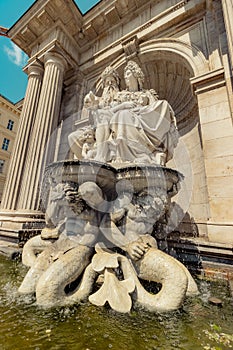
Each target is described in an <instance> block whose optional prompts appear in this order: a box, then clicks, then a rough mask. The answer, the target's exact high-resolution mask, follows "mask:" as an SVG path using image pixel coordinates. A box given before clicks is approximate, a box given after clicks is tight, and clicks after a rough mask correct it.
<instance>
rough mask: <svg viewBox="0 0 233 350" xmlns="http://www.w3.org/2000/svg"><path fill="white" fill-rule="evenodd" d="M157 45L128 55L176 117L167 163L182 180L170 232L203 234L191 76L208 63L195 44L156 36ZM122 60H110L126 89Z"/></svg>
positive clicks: (202, 176)
mask: <svg viewBox="0 0 233 350" xmlns="http://www.w3.org/2000/svg"><path fill="white" fill-rule="evenodd" d="M160 44H161V45H159V41H156V40H155V41H153V42H152V41H150V42H149V43H148V44H147V45H146V44H145V43H144V44H143V49H142V47H140V51H139V54H138V55H137V56H136V57H135V58H133V59H134V60H135V61H137V62H138V64H139V65H140V67H141V68H142V70H143V72H144V74H145V83H144V87H145V88H146V89H151V88H152V89H155V90H156V91H157V92H158V95H159V98H160V99H166V100H167V101H168V102H169V103H170V105H171V106H172V108H173V110H174V112H175V115H176V119H177V126H178V130H179V133H180V142H179V145H178V147H177V149H176V151H175V155H174V159H173V160H172V161H170V162H169V163H168V164H167V166H170V167H174V168H176V169H178V170H180V171H181V172H182V173H183V174H184V175H185V180H184V183H183V185H182V188H181V191H180V192H179V194H178V195H177V198H174V212H173V214H172V220H173V222H172V223H171V231H172V230H173V229H174V230H178V231H179V232H180V234H181V235H188V236H197V235H198V236H206V235H207V231H206V222H207V220H208V217H209V203H208V192H207V184H206V173H205V165H204V155H203V149H202V135H201V128H200V121H199V110H198V103H197V98H196V95H195V94H194V91H193V89H192V85H191V82H190V79H191V78H193V77H195V76H197V75H198V74H203V73H204V72H206V71H208V64H207V62H206V60H205V58H204V56H203V55H202V54H201V53H200V52H198V51H197V49H196V48H192V47H190V46H188V45H186V44H184V43H180V42H178V41H177V40H176V42H175V43H174V41H173V44H176V45H177V47H178V49H177V48H176V47H175V46H176V45H171V42H168V41H167V40H165V41H160ZM153 45H154V46H153ZM182 50H183V51H182ZM126 61H127V60H126V59H125V57H123V56H121V57H119V58H118V59H117V60H116V61H115V62H113V63H112V65H113V66H115V68H116V69H117V71H118V73H119V75H120V77H121V88H122V89H124V88H125V86H124V79H123V71H124V67H125V65H126ZM97 86H98V84H97ZM99 93H100V90H99Z"/></svg>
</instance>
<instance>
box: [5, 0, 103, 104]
mask: <svg viewBox="0 0 233 350" xmlns="http://www.w3.org/2000/svg"><path fill="white" fill-rule="evenodd" d="M99 1H100V0H76V1H75V2H76V4H77V5H78V7H79V9H80V11H81V12H82V13H85V12H87V11H88V10H89V9H90V8H91V7H92V6H94V5H95V4H97V3H98V2H99ZM33 3H34V0H0V26H1V27H5V28H10V27H11V26H13V24H14V23H15V22H16V21H17V20H18V19H19V18H20V17H21V16H22V15H23V14H24V13H25V12H26V11H27V9H28V8H29V7H30V6H31V5H32V4H33ZM26 63H27V56H26V55H25V53H24V52H22V51H21V50H20V49H19V47H18V46H16V45H15V44H14V43H13V42H11V41H10V39H8V38H6V37H3V36H0V94H1V95H3V96H5V97H6V98H8V99H9V100H10V101H11V102H13V103H16V102H18V101H19V100H21V99H22V98H23V97H24V95H25V92H26V87H27V75H26V74H25V73H24V72H23V71H22V68H23V67H24V66H25V65H26Z"/></svg>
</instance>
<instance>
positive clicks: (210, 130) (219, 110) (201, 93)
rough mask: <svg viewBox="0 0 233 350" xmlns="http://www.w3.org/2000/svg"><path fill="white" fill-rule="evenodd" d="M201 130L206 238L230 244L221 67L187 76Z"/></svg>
mask: <svg viewBox="0 0 233 350" xmlns="http://www.w3.org/2000/svg"><path fill="white" fill-rule="evenodd" d="M191 82H192V84H193V86H194V89H195V92H196V95H197V99H198V105H199V116H200V124H201V131H202V143H203V153H204V162H205V170H206V181H207V188H208V197H209V206H210V217H209V220H208V222H207V228H208V238H209V240H210V241H212V242H218V243H233V222H232V210H231V208H232V206H233V187H232V183H233V168H232V163H233V126H232V119H231V111H230V106H229V100H228V93H227V88H226V82H225V76H224V70H223V69H222V68H220V69H217V70H215V71H212V72H209V73H207V74H204V75H202V76H199V77H195V78H193V79H191Z"/></svg>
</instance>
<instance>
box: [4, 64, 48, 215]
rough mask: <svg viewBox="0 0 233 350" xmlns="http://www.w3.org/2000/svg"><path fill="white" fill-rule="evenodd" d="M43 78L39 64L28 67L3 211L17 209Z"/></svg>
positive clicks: (5, 189)
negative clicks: (26, 83)
mask: <svg viewBox="0 0 233 350" xmlns="http://www.w3.org/2000/svg"><path fill="white" fill-rule="evenodd" d="M42 77H43V67H42V65H41V64H40V63H39V62H33V63H32V64H31V65H30V66H29V67H28V85H27V91H26V95H25V98H24V104H23V110H22V113H21V117H20V121H19V128H18V132H17V135H16V139H15V144H14V150H13V153H12V157H11V163H10V167H9V170H8V176H7V181H6V184H5V188H4V193H3V199H2V205H1V206H2V209H7V210H14V209H16V204H17V198H18V194H19V189H20V181H21V177H22V173H23V171H24V164H25V159H26V154H27V150H28V144H29V141H30V139H31V137H30V132H31V128H32V126H33V124H34V120H35V114H36V111H37V106H38V101H39V97H40V91H41V85H42Z"/></svg>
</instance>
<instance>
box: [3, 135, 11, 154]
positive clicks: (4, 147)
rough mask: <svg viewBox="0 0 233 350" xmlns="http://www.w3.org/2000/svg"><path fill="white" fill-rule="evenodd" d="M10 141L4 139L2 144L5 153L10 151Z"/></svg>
mask: <svg viewBox="0 0 233 350" xmlns="http://www.w3.org/2000/svg"><path fill="white" fill-rule="evenodd" d="M9 143H10V140H8V139H6V138H5V137H4V140H3V143H2V149H4V151H7V150H8V146H9Z"/></svg>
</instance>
